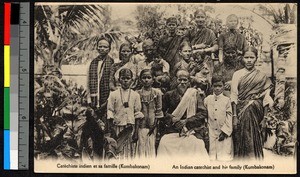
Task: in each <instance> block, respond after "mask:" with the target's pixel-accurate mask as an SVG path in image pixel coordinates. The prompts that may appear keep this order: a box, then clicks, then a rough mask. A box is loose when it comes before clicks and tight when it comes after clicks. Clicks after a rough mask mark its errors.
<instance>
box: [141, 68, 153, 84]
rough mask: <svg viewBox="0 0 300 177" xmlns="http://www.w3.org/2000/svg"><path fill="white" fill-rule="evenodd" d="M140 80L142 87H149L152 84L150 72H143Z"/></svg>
mask: <svg viewBox="0 0 300 177" xmlns="http://www.w3.org/2000/svg"><path fill="white" fill-rule="evenodd" d="M141 81H142V84H143V86H144V87H151V86H152V84H153V77H152V75H151V73H150V72H145V73H143V75H142V76H141Z"/></svg>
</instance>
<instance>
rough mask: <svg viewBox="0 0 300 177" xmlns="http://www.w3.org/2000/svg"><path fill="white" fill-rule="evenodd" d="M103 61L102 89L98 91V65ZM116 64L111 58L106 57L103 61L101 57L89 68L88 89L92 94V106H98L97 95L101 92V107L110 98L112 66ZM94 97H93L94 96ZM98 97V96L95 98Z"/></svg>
mask: <svg viewBox="0 0 300 177" xmlns="http://www.w3.org/2000/svg"><path fill="white" fill-rule="evenodd" d="M101 60H103V64H102V68H101V70H102V76H101V80H100V87H99V90H98V63H99V61H101ZM113 63H114V60H113V59H112V58H111V57H110V56H108V55H107V56H106V57H105V58H104V59H101V58H100V57H99V56H98V57H97V58H95V59H94V60H93V61H92V62H91V64H90V67H89V76H88V87H89V90H90V94H91V103H92V106H95V107H96V105H97V100H98V99H97V95H98V92H100V99H99V105H102V104H103V103H105V102H106V100H107V98H108V96H109V91H110V89H109V77H110V72H111V66H112V64H113ZM92 95H93V96H92ZM94 95H96V96H94Z"/></svg>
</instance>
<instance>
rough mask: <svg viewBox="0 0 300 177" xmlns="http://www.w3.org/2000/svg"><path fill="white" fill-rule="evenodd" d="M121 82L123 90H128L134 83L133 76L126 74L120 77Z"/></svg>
mask: <svg viewBox="0 0 300 177" xmlns="http://www.w3.org/2000/svg"><path fill="white" fill-rule="evenodd" d="M119 82H120V84H121V87H122V88H123V89H128V88H129V87H130V85H131V83H132V76H131V74H130V73H125V74H123V75H121V76H120V79H119Z"/></svg>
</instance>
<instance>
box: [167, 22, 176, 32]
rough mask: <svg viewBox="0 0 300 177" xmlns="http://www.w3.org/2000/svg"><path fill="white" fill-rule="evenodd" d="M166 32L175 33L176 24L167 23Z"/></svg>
mask: <svg viewBox="0 0 300 177" xmlns="http://www.w3.org/2000/svg"><path fill="white" fill-rule="evenodd" d="M167 27H168V30H169V32H170V33H175V32H176V28H177V24H176V23H172V22H170V23H168V24H167Z"/></svg>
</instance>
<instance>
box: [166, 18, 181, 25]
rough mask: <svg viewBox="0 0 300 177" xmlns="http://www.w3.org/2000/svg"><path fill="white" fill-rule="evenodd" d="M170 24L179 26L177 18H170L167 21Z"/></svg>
mask: <svg viewBox="0 0 300 177" xmlns="http://www.w3.org/2000/svg"><path fill="white" fill-rule="evenodd" d="M168 23H175V24H178V21H177V18H175V17H170V18H168V19H167V21H166V24H168Z"/></svg>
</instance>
